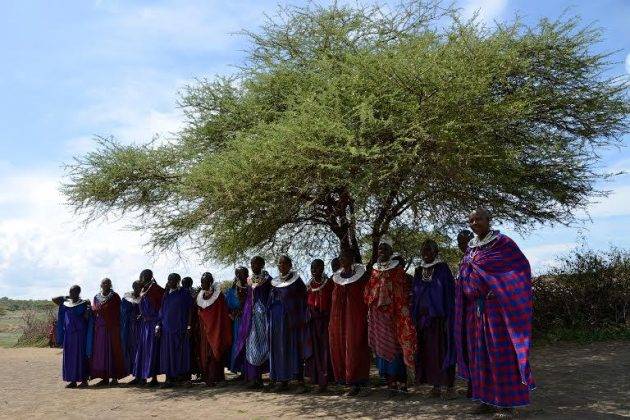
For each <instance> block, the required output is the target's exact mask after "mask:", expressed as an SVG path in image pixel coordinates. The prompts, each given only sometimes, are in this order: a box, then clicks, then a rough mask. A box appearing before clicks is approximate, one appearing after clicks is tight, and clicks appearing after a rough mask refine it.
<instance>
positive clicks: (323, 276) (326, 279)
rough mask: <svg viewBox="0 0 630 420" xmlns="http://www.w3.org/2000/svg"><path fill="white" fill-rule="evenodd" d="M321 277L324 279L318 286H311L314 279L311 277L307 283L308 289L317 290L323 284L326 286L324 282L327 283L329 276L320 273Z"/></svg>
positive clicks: (322, 286) (321, 287)
mask: <svg viewBox="0 0 630 420" xmlns="http://www.w3.org/2000/svg"><path fill="white" fill-rule="evenodd" d="M322 278H323V279H324V281H323V282H322V284H320V285H319V286H318V287H313V286H311V285H312V284H313V281H314V279H311V281H310V282H309V283H308V290H310V291H311V292H317V291H318V290H321V289H323V288H324V286H326V283H328V280H330V278H329V277H328V276H327V275H326V274H322Z"/></svg>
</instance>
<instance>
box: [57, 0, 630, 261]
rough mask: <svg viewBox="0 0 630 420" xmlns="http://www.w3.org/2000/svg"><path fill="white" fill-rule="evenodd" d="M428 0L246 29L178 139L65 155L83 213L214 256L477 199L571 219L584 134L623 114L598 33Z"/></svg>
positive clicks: (580, 184) (265, 248)
mask: <svg viewBox="0 0 630 420" xmlns="http://www.w3.org/2000/svg"><path fill="white" fill-rule="evenodd" d="M438 3H439V2H421V1H413V0H412V1H408V2H406V3H403V4H401V5H400V6H399V7H398V8H395V9H393V10H391V11H388V12H386V11H384V10H383V9H380V8H378V7H358V6H357V7H340V6H336V5H333V6H329V7H324V6H318V5H311V6H308V7H305V8H287V9H283V10H281V11H280V12H279V16H278V17H277V19H271V20H269V21H268V22H267V23H266V24H265V25H264V26H263V27H262V28H261V29H260V30H259V31H257V32H246V34H247V35H248V36H249V39H250V42H251V48H250V50H249V51H250V56H249V60H248V61H247V62H246V63H245V64H244V65H243V66H242V67H241V69H240V70H241V71H240V73H239V74H238V75H237V76H235V77H233V78H224V77H217V78H216V79H214V80H211V81H206V80H200V81H198V82H197V83H195V84H193V85H192V86H190V87H189V88H188V89H186V90H185V91H184V93H183V96H182V98H181V104H182V106H183V108H184V110H185V112H186V116H187V118H188V125H187V126H186V128H185V129H184V130H183V131H182V132H181V133H180V134H179V137H178V138H177V139H176V141H175V142H173V143H171V144H169V145H162V146H157V145H152V144H149V145H145V146H124V145H122V144H119V143H116V142H114V141H112V140H102V141H101V144H100V147H99V149H98V150H97V151H96V152H93V153H90V154H88V155H86V156H84V157H81V158H79V159H78V160H77V161H76V162H75V163H74V164H72V165H69V168H68V170H69V181H68V183H67V184H66V185H65V186H64V192H65V194H66V195H67V197H68V201H69V203H70V204H71V205H72V206H73V207H75V208H76V209H77V210H79V211H86V212H87V214H88V219H89V220H91V219H93V218H94V217H98V216H101V215H104V214H109V213H111V212H121V213H127V212H133V213H135V214H138V215H139V217H138V218H137V219H136V220H137V225H136V227H138V228H143V229H148V230H150V232H151V233H152V238H153V239H152V243H153V245H154V246H155V247H157V248H158V249H168V248H172V247H176V246H177V245H178V243H179V242H180V241H181V240H182V238H184V239H186V240H190V242H191V243H192V245H193V247H194V248H195V249H196V250H197V251H198V252H200V253H201V254H202V255H204V256H205V257H206V258H212V259H217V260H221V261H224V262H229V261H233V260H237V259H239V258H241V257H242V256H243V255H244V254H245V253H247V252H253V251H256V252H269V253H273V252H277V251H290V252H293V253H298V254H301V255H305V256H306V255H311V254H321V253H326V252H333V250H335V249H338V248H339V247H342V248H346V247H350V248H355V249H358V247H359V244H364V245H363V246H364V248H366V249H365V250H368V248H369V247H370V246H372V247H373V246H375V245H374V244H376V243H377V242H378V238H379V237H380V236H381V235H383V234H384V233H386V232H388V231H389V230H392V229H397V230H399V231H403V230H401V229H407V230H406V231H405V232H408V231H409V230H412V231H418V230H421V231H430V232H437V233H442V234H444V233H448V232H450V231H453V230H455V229H457V228H458V227H460V226H461V225H462V223H463V221H464V220H465V217H466V215H467V214H468V212H469V211H470V209H471V208H473V207H476V206H478V205H483V206H486V207H488V208H490V210H491V211H492V212H493V214H494V217H495V219H499V220H502V221H509V222H512V223H514V224H516V225H521V226H522V225H526V224H531V223H535V222H545V221H552V222H562V223H568V222H570V221H571V220H572V214H573V213H574V211H575V210H576V209H578V208H583V207H584V205H585V204H586V203H587V202H588V198H589V197H591V196H593V195H597V194H598V192H597V191H595V189H594V184H595V182H596V181H597V180H598V179H600V177H601V176H602V175H603V174H599V173H597V171H596V166H595V165H596V164H597V157H596V155H595V153H596V151H597V149H598V148H600V147H605V146H608V145H611V144H614V143H615V142H616V140H617V139H618V138H619V136H621V135H622V134H623V133H624V132H627V129H628V125H627V120H626V117H627V114H628V109H629V108H628V101H627V96H626V95H627V87H628V85H627V82H625V81H623V80H622V79H603V78H602V77H601V74H602V70H604V69H605V68H606V66H607V61H606V60H607V56H606V55H605V54H596V53H593V52H591V50H592V46H593V44H594V43H595V42H597V40H598V39H599V36H600V34H599V32H598V31H597V30H594V29H592V28H584V29H582V28H580V26H579V21H578V20H576V19H567V20H560V21H556V22H550V21H547V20H543V21H541V22H540V24H539V25H538V26H537V27H533V28H528V27H525V26H523V25H522V24H521V23H520V22H518V21H516V22H513V23H507V24H501V25H498V26H496V27H494V28H485V27H483V26H481V25H479V24H478V23H477V22H475V21H469V22H462V21H461V20H460V19H459V18H458V17H457V15H456V13H455V11H454V10H452V9H449V8H440V7H439V4H438ZM437 233H436V234H437ZM409 252H410V251H409Z"/></svg>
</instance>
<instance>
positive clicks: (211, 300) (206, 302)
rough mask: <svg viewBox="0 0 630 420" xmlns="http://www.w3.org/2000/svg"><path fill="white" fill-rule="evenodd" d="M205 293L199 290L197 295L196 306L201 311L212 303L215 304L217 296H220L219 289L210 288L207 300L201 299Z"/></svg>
mask: <svg viewBox="0 0 630 420" xmlns="http://www.w3.org/2000/svg"><path fill="white" fill-rule="evenodd" d="M205 292H206V291H205V290H203V289H201V290H200V291H199V293H198V294H197V306H199V307H200V308H202V309H206V308H207V307H209V306H212V304H213V303H214V302H216V300H217V299H218V298H219V295H220V294H221V288H220V287H216V286H212V295H211V296H210V297H209V298H208V299H205V298H204V297H203V295H204V293H205Z"/></svg>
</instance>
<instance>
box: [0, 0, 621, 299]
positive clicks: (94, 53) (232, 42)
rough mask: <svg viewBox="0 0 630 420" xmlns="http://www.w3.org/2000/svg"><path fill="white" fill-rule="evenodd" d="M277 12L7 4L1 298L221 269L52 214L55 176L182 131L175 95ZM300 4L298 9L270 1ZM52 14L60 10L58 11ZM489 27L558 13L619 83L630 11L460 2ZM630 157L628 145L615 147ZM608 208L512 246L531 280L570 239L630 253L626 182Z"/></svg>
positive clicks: (262, 5)
mask: <svg viewBox="0 0 630 420" xmlns="http://www.w3.org/2000/svg"><path fill="white" fill-rule="evenodd" d="M278 3H279V2H278V1H277V0H272V1H269V0H257V1H250V0H244V1H238V2H234V1H230V2H228V1H224V2H222V1H212V0H209V1H150V2H149V1H129V0H128V1H108V0H100V1H88V0H77V1H64V2H50V1H43V0H41V1H32V0H22V1H6V2H2V4H1V5H0V92H1V94H0V115H2V117H1V118H0V185H2V189H0V296H5V295H6V296H11V297H21V298H24V297H28V298H46V297H49V296H51V295H53V294H60V293H62V292H65V290H66V289H67V287H68V285H70V284H74V283H78V284H81V285H82V286H83V287H84V290H85V295H87V296H90V295H93V294H94V292H95V291H96V289H97V285H98V282H99V279H101V278H102V277H104V276H110V277H111V278H112V279H113V281H114V285H115V287H116V286H117V285H119V286H118V288H119V289H121V290H122V289H126V288H128V284H129V283H130V282H131V280H133V279H135V278H136V277H137V274H138V272H139V271H140V270H141V269H142V268H145V266H152V267H154V268H155V271H156V275H157V276H158V278H159V279H161V280H163V279H164V277H165V276H166V275H167V274H168V272H170V271H178V272H180V273H182V274H191V275H193V277H194V278H195V279H196V281H197V279H198V277H199V275H200V273H201V272H202V271H205V270H211V271H214V272H216V273H218V277H219V278H227V277H228V276H230V272H231V267H217V266H215V265H213V264H211V263H208V264H201V263H200V262H199V261H198V260H197V259H196V258H195V256H190V258H188V259H187V260H184V261H182V260H178V259H176V258H175V257H174V256H172V255H158V256H156V255H151V254H149V253H148V250H147V248H145V247H143V246H142V244H143V243H144V242H145V241H146V237H143V236H142V235H141V234H139V233H137V232H131V231H129V230H127V229H125V226H126V223H125V221H124V220H108V221H103V222H102V223H98V224H96V225H92V226H88V227H84V226H82V225H80V224H79V223H78V222H77V218H76V217H75V216H73V214H72V213H71V212H70V211H69V210H68V209H67V208H66V207H65V206H64V205H63V198H62V197H61V196H60V194H59V192H58V186H59V183H60V181H61V180H62V177H63V170H62V168H61V165H62V164H63V163H64V162H69V161H70V160H71V159H72V156H74V155H77V154H81V153H85V152H86V151H89V150H90V149H91V148H92V147H93V146H94V143H93V141H92V138H93V136H94V135H105V136H109V135H113V136H115V137H117V138H119V139H121V140H124V141H129V142H143V141H148V140H150V139H151V138H152V137H153V136H154V135H156V134H159V135H161V136H164V137H168V136H169V133H172V132H175V131H177V130H178V128H179V127H181V123H182V115H181V112H180V111H179V110H178V108H177V91H178V90H179V89H181V88H182V87H183V86H185V85H186V84H188V83H191V82H193V81H194V79H195V78H203V77H208V78H211V77H213V76H214V75H216V74H226V73H229V72H231V71H233V65H235V64H239V63H240V62H241V60H242V59H243V57H244V53H243V52H242V51H243V48H244V47H245V45H246V44H245V40H244V39H243V38H242V37H241V36H238V35H234V33H235V32H237V31H239V30H240V29H242V28H247V29H253V30H255V29H256V28H257V27H258V26H259V24H260V23H261V22H262V19H263V13H264V12H273V11H274V10H275V9H276V5H277V4H278ZM280 3H281V4H303V3H304V2H303V1H291V2H280ZM62 4H63V6H61V5H62ZM459 6H461V7H462V8H463V10H464V13H465V14H467V15H471V14H472V13H473V11H474V10H479V13H480V17H481V18H482V19H483V20H484V21H486V22H488V23H491V22H493V21H494V20H504V19H509V18H512V17H513V16H514V15H515V14H516V13H517V12H518V14H519V15H520V16H521V17H522V18H523V19H524V20H525V22H527V23H533V22H535V21H536V20H537V19H539V18H540V17H543V16H547V17H551V18H554V17H558V16H559V15H560V14H562V13H563V12H564V11H565V10H567V9H569V12H568V13H570V14H577V15H580V16H581V17H582V18H583V19H584V21H585V22H594V23H595V24H596V25H598V26H600V27H602V28H604V30H605V33H604V37H605V40H604V42H603V43H601V44H600V45H598V46H597V48H598V49H602V50H607V51H617V52H616V53H615V55H614V56H613V58H614V60H615V61H617V62H618V63H617V64H615V65H614V66H613V68H612V69H611V74H617V75H622V74H626V75H628V74H630V55H629V53H630V25H628V22H630V1H627V0H598V1H586V0H573V1H563V0H554V1H548V0H547V1H540V0H529V1H525V0H461V1H460V2H459ZM624 143H625V145H630V138H629V137H626V138H625V139H624ZM603 168H607V169H612V170H617V171H619V170H630V149H628V148H622V149H621V150H610V151H607V152H606V153H605V154H604V160H603ZM602 188H605V189H607V190H611V191H612V194H611V195H610V197H609V198H607V199H604V200H601V202H600V203H595V204H593V205H592V206H591V207H590V218H591V220H590V221H586V222H585V223H582V224H580V225H577V226H573V227H569V228H567V227H552V226H540V227H537V228H536V229H534V230H533V231H531V232H529V233H528V234H527V235H525V236H520V235H518V234H514V235H513V236H514V238H515V239H516V240H517V241H518V242H519V244H521V246H522V248H523V249H524V250H525V253H526V254H527V256H528V257H529V258H530V261H531V262H532V265H533V266H534V268H535V270H536V271H538V272H542V271H543V270H544V269H545V267H548V266H549V265H550V264H553V261H554V259H555V258H556V256H558V255H561V254H563V253H566V252H568V251H569V250H570V249H572V248H573V247H574V246H575V244H576V243H577V242H578V241H579V240H583V241H586V242H587V244H588V245H589V246H590V247H592V248H596V249H600V248H607V247H608V246H609V245H610V244H614V245H617V246H620V247H626V248H628V247H630V175H622V176H619V177H617V178H615V180H614V181H612V182H609V183H607V184H606V185H603V186H602Z"/></svg>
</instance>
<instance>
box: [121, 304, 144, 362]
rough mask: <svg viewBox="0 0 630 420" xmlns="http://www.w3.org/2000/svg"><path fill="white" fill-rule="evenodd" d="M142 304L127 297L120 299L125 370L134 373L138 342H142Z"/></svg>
mask: <svg viewBox="0 0 630 420" xmlns="http://www.w3.org/2000/svg"><path fill="white" fill-rule="evenodd" d="M139 315H140V304H138V303H133V302H129V301H128V300H126V299H124V298H123V299H122V300H121V301H120V342H121V344H122V348H123V357H124V359H125V370H126V371H127V373H129V374H132V373H133V364H134V361H135V359H136V352H137V350H138V343H139V342H140V331H141V321H140V319H138V316H139Z"/></svg>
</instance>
